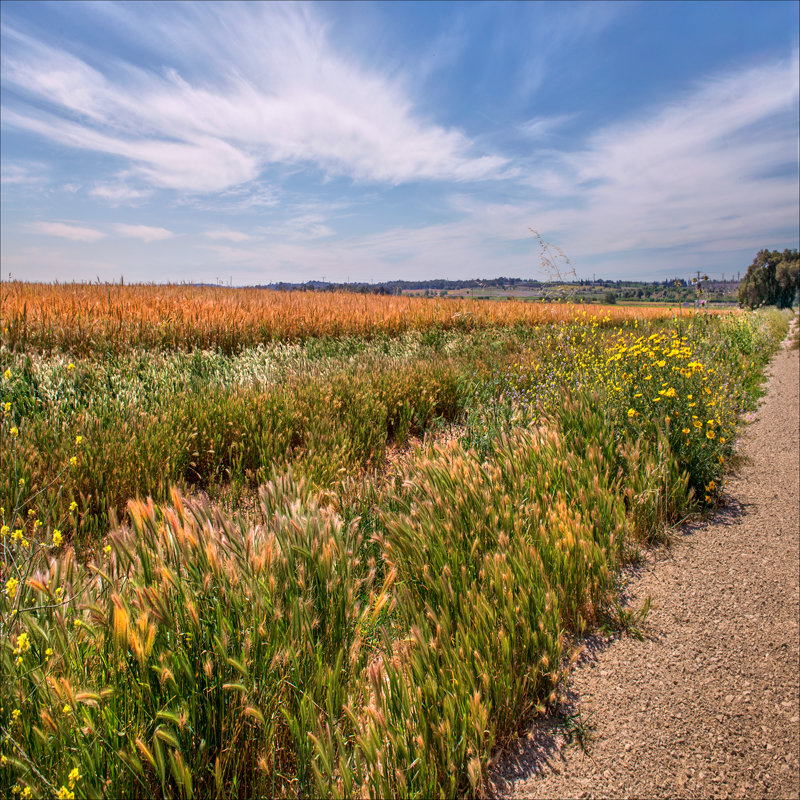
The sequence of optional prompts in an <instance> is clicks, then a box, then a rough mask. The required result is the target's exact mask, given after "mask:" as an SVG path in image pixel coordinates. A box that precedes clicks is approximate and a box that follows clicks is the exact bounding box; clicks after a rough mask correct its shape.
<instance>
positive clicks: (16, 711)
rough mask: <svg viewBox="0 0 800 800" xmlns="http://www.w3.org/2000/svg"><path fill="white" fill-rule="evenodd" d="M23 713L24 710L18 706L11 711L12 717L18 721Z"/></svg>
mask: <svg viewBox="0 0 800 800" xmlns="http://www.w3.org/2000/svg"><path fill="white" fill-rule="evenodd" d="M21 714H22V712H21V711H20V710H19V709H18V708H15V709H14V710H13V711H12V712H11V718H12V719H13V720H14V721H16V720H18V719H19V718H20V715H21Z"/></svg>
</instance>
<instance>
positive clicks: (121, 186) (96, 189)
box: [89, 181, 152, 206]
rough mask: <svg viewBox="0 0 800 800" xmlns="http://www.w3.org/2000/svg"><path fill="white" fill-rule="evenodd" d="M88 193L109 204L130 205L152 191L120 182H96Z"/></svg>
mask: <svg viewBox="0 0 800 800" xmlns="http://www.w3.org/2000/svg"><path fill="white" fill-rule="evenodd" d="M89 194H90V195H92V196H94V197H99V198H100V199H101V200H104V201H106V202H107V203H108V204H109V205H112V206H119V205H130V204H134V203H136V202H138V201H141V200H144V199H145V198H146V197H150V196H151V194H152V192H151V191H149V190H147V189H136V188H134V187H132V186H128V185H127V184H125V183H122V182H117V183H113V182H103V181H101V182H98V183H95V185H94V186H93V187H92V188H91V189H90V190H89Z"/></svg>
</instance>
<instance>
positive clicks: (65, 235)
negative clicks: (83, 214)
mask: <svg viewBox="0 0 800 800" xmlns="http://www.w3.org/2000/svg"><path fill="white" fill-rule="evenodd" d="M27 230H28V232H29V233H36V234H39V235H41V236H58V237H60V238H61V239H69V240H70V241H72V242H96V241H99V240H100V239H103V238H104V237H105V234H104V233H103V232H102V231H98V230H95V229H94V228H83V227H81V226H79V225H71V224H68V223H66V222H31V223H29V224H28V225H27Z"/></svg>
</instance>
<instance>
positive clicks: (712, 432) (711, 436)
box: [706, 428, 714, 439]
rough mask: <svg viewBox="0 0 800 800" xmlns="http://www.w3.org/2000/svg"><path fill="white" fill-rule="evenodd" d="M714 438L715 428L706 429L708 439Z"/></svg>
mask: <svg viewBox="0 0 800 800" xmlns="http://www.w3.org/2000/svg"><path fill="white" fill-rule="evenodd" d="M713 438H714V430H713V428H709V429H708V430H707V431H706V439H713Z"/></svg>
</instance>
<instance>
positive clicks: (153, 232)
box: [114, 222, 175, 244]
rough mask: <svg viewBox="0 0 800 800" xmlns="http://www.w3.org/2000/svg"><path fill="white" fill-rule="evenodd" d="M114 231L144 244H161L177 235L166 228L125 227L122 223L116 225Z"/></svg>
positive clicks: (147, 226)
mask: <svg viewBox="0 0 800 800" xmlns="http://www.w3.org/2000/svg"><path fill="white" fill-rule="evenodd" d="M114 230H115V231H116V232H117V233H118V234H119V235H120V236H129V237H131V238H132V239H141V240H142V241H143V242H146V243H148V244H149V243H150V242H160V241H163V240H164V239H171V238H172V237H173V236H174V235H175V234H174V233H173V232H172V231H168V230H167V229H166V228H153V227H150V226H149V225H125V224H124V223H122V222H120V223H117V224H116V225H114Z"/></svg>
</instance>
